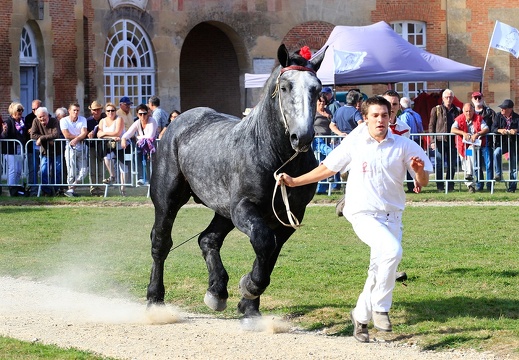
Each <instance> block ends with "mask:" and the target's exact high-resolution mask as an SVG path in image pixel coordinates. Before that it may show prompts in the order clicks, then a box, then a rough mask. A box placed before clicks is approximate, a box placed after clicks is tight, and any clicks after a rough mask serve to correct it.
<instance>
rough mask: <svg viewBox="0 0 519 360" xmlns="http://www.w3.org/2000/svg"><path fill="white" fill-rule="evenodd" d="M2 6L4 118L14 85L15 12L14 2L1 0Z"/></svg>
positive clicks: (0, 107)
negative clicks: (12, 35)
mask: <svg viewBox="0 0 519 360" xmlns="http://www.w3.org/2000/svg"><path fill="white" fill-rule="evenodd" d="M0 8H1V9H2V12H0V71H1V72H2V78H1V80H0V114H1V115H2V118H4V120H5V117H6V116H7V108H8V107H9V104H10V103H11V86H12V85H13V79H12V74H11V71H10V63H11V56H12V55H13V53H12V51H11V48H12V44H11V43H10V42H9V27H10V26H11V13H12V12H13V2H12V1H10V0H1V1H0Z"/></svg>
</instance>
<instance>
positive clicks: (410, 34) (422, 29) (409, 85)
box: [391, 21, 427, 99]
mask: <svg viewBox="0 0 519 360" xmlns="http://www.w3.org/2000/svg"><path fill="white" fill-rule="evenodd" d="M391 27H392V28H393V30H395V32H396V33H397V34H399V35H400V36H402V38H404V39H406V40H407V41H409V42H410V43H411V44H413V45H415V46H417V47H419V48H421V49H423V50H425V47H426V44H427V41H426V40H427V39H426V26H425V23H424V22H421V21H394V22H392V23H391ZM395 90H396V91H398V93H400V94H401V95H402V96H407V97H409V98H410V99H413V98H415V97H416V96H418V94H419V92H420V91H421V90H427V82H402V83H397V84H395Z"/></svg>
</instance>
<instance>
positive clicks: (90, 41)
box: [83, 0, 104, 114]
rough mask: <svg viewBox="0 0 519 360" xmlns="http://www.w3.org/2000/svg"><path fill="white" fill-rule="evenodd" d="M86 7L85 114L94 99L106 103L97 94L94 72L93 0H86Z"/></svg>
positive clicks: (84, 30) (84, 29) (84, 24)
mask: <svg viewBox="0 0 519 360" xmlns="http://www.w3.org/2000/svg"><path fill="white" fill-rule="evenodd" d="M83 4H84V9H83V11H84V12H83V16H84V17H83V19H84V23H83V33H84V37H85V41H84V43H85V44H84V51H83V53H84V54H83V56H84V62H85V65H84V67H85V97H86V98H85V104H84V105H83V108H84V110H85V114H87V113H88V106H89V105H90V104H91V103H92V101H94V100H98V101H99V102H101V104H103V105H104V103H103V101H101V99H99V98H98V96H97V87H96V84H95V82H94V81H95V79H94V73H95V70H96V65H95V62H94V59H93V58H92V53H93V49H94V45H95V37H94V32H93V31H92V23H93V22H94V9H93V8H92V1H91V0H84V2H83Z"/></svg>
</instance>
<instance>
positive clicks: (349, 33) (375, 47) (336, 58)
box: [314, 21, 483, 85]
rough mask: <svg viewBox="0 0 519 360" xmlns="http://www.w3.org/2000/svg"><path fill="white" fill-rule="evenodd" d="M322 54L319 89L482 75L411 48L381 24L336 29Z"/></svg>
mask: <svg viewBox="0 0 519 360" xmlns="http://www.w3.org/2000/svg"><path fill="white" fill-rule="evenodd" d="M322 51H326V55H325V57H324V60H323V62H322V64H321V68H320V69H319V71H318V72H317V76H318V77H319V79H320V80H321V82H322V83H323V85H332V84H335V85H362V84H386V83H396V82H404V81H467V82H480V81H481V80H482V74H483V72H482V69H481V68H480V67H474V66H469V65H465V64H462V63H459V62H456V61H453V60H450V59H447V58H444V57H441V56H439V55H434V54H431V53H428V52H427V51H424V50H422V49H420V48H418V47H416V46H414V45H412V44H411V43H409V42H408V41H407V40H405V39H403V38H402V37H401V36H400V35H398V34H397V33H396V32H395V31H394V30H393V29H392V28H391V26H389V25H388V24H387V23H385V22H383V21H381V22H378V23H376V24H372V25H368V26H336V27H335V28H334V29H333V31H332V33H331V34H330V37H329V38H328V41H327V42H326V44H325V45H324V46H323V48H322V49H321V50H319V51H318V52H317V53H316V54H318V53H320V52H322ZM314 56H315V55H314ZM336 63H337V68H336V66H335V64H336Z"/></svg>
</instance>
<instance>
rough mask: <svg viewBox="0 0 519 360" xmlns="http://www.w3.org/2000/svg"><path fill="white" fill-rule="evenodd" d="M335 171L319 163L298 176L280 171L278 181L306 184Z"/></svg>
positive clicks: (299, 184)
mask: <svg viewBox="0 0 519 360" xmlns="http://www.w3.org/2000/svg"><path fill="white" fill-rule="evenodd" d="M422 170H423V164H422ZM334 174H335V171H332V170H330V169H328V168H327V167H326V166H324V165H323V164H320V165H319V166H318V167H316V168H315V169H313V170H311V171H309V172H307V173H306V174H303V175H301V176H298V177H295V178H293V177H291V176H289V175H287V174H285V173H281V174H280V175H279V181H283V182H284V183H285V185H286V186H288V187H296V186H302V185H308V184H312V183H316V182H318V181H319V180H323V179H326V178H329V177H330V176H332V175H334Z"/></svg>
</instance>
